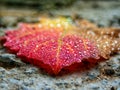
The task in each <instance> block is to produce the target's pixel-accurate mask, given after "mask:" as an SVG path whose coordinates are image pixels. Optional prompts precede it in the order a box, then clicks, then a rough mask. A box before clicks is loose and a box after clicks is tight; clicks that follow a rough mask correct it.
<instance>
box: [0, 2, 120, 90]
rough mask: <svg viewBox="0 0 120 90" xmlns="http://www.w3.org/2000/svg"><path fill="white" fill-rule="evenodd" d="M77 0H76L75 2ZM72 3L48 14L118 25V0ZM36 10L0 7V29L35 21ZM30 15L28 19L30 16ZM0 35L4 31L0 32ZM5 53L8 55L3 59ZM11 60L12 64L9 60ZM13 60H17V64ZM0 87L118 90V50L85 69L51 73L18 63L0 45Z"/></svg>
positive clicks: (12, 89)
mask: <svg viewBox="0 0 120 90" xmlns="http://www.w3.org/2000/svg"><path fill="white" fill-rule="evenodd" d="M78 2H79V3H78ZM78 2H76V3H75V4H73V7H72V6H71V7H69V8H65V9H64V10H63V9H59V10H50V11H49V12H46V13H47V14H48V13H49V14H50V15H65V16H71V15H72V16H74V15H78V17H79V18H85V19H88V20H91V21H93V22H95V23H96V24H98V25H99V26H114V27H120V20H119V19H120V3H118V2H115V1H111V2H107V1H102V2H100V1H98V2H84V1H78ZM39 13H40V11H38V10H33V9H31V10H27V9H22V8H20V9H17V10H16V9H13V8H9V9H8V8H7V7H6V8H5V7H3V6H2V8H0V30H2V31H3V30H6V29H11V28H13V27H14V28H15V27H16V23H18V22H22V21H23V22H34V21H35V22H36V21H37V20H38V18H39V16H40V14H41V13H40V14H39ZM29 19H31V20H29ZM0 35H3V34H1V33H0ZM6 57H7V59H6ZM9 62H12V63H13V62H14V63H15V64H13V65H12V64H10V63H9ZM16 64H20V65H19V66H17V65H16ZM0 90H120V54H119V53H118V54H116V55H114V56H113V57H111V58H110V60H106V61H104V62H102V63H99V64H98V65H96V66H95V67H94V68H91V69H89V70H87V71H81V72H75V73H69V74H65V75H62V76H56V77H55V76H50V75H48V74H47V73H45V72H44V71H43V70H42V69H38V68H36V67H34V66H32V65H30V64H25V63H23V62H21V63H20V61H19V59H18V58H16V57H14V56H13V55H11V54H8V53H7V51H6V50H5V49H4V48H0Z"/></svg>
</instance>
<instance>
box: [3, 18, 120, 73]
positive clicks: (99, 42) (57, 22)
mask: <svg viewBox="0 0 120 90" xmlns="http://www.w3.org/2000/svg"><path fill="white" fill-rule="evenodd" d="M5 39H6V42H5V43H4V46H5V47H6V48H7V49H8V50H10V51H11V52H13V53H16V54H17V56H18V57H20V58H22V59H23V60H24V61H26V62H29V63H31V64H34V65H36V66H38V67H42V68H44V69H45V70H46V71H47V72H48V73H53V74H58V73H59V72H60V71H61V69H63V68H65V67H69V66H71V65H73V64H75V63H81V62H83V61H84V60H85V59H86V60H88V61H89V62H95V61H94V60H96V61H97V60H99V59H100V58H101V57H102V58H105V59H108V58H109V56H110V55H111V54H112V53H114V52H118V51H120V31H119V30H117V29H114V28H98V27H97V26H96V25H94V24H92V23H90V22H88V21H86V20H76V21H73V20H72V19H71V18H63V17H60V18H55V19H54V18H52V19H49V18H42V19H41V20H40V23H36V24H26V23H21V24H19V28H18V29H17V30H9V31H7V32H6V35H5ZM91 58H93V59H91Z"/></svg>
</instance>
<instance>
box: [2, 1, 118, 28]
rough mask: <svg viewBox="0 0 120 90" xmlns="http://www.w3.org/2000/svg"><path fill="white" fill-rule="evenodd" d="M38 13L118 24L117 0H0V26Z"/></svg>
mask: <svg viewBox="0 0 120 90" xmlns="http://www.w3.org/2000/svg"><path fill="white" fill-rule="evenodd" d="M41 15H50V16H59V15H63V16H74V15H76V16H78V17H80V18H85V19H88V20H90V21H92V22H95V23H96V24H98V25H99V26H115V27H119V25H120V0H0V27H2V28H4V27H9V26H10V27H13V26H16V24H17V22H37V21H38V18H39V17H40V16H41Z"/></svg>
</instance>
